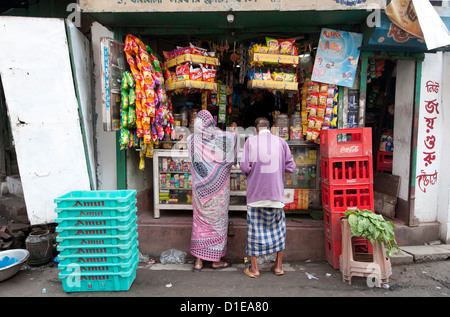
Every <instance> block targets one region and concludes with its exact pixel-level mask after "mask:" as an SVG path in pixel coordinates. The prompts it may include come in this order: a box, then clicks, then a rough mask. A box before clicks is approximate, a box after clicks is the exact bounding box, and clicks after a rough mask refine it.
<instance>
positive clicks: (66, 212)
mask: <svg viewBox="0 0 450 317" xmlns="http://www.w3.org/2000/svg"><path fill="white" fill-rule="evenodd" d="M55 212H56V214H57V218H76V217H79V218H97V217H123V216H126V215H128V214H129V213H134V212H136V199H135V200H134V201H132V202H131V203H130V204H129V205H126V206H123V207H103V208H96V209H92V208H79V207H64V208H55Z"/></svg>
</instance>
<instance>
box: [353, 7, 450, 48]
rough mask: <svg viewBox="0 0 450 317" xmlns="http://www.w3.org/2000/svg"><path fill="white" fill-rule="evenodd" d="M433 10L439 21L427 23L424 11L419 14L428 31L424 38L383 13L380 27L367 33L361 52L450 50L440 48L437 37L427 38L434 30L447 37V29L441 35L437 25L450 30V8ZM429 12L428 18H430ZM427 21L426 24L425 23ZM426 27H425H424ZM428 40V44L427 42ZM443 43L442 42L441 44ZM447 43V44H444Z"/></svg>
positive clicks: (435, 8) (434, 20) (423, 27)
mask: <svg viewBox="0 0 450 317" xmlns="http://www.w3.org/2000/svg"><path fill="white" fill-rule="evenodd" d="M431 9H432V10H435V13H436V16H437V18H438V19H439V20H437V19H436V18H435V19H433V20H431V23H427V22H429V21H430V20H429V19H428V21H427V20H426V19H424V18H426V17H427V14H424V15H422V13H423V10H422V11H420V10H419V12H422V13H419V14H418V17H419V20H421V21H422V22H419V23H421V24H420V25H421V28H422V29H424V30H425V29H426V30H427V31H424V32H425V33H426V34H424V36H425V37H424V38H419V37H416V36H414V35H412V34H411V33H409V32H407V31H405V30H403V29H402V28H401V27H399V26H398V25H396V24H395V23H393V22H392V21H391V20H390V19H389V18H388V16H387V15H386V14H385V13H381V16H380V26H379V27H375V28H372V29H368V30H367V31H366V32H365V36H364V42H363V46H362V47H361V50H365V51H397V52H411V53H424V52H431V51H436V50H441V51H442V50H444V51H446V50H450V47H449V46H439V42H437V41H436V40H435V37H434V36H433V34H432V35H431V36H432V37H431V38H430V37H429V36H427V34H429V29H430V28H432V29H433V25H434V30H435V33H436V34H441V36H442V34H444V35H445V31H446V30H445V29H444V30H442V29H441V31H440V33H439V32H438V31H437V30H438V28H437V27H436V25H437V24H440V23H442V25H444V27H446V28H447V29H450V8H445V7H431ZM429 13H430V12H429V11H428V16H429ZM424 21H425V22H424ZM424 25H425V26H424ZM427 39H428V43H427V42H426V40H427ZM441 43H442V42H441ZM444 43H445V42H444ZM427 44H428V46H427Z"/></svg>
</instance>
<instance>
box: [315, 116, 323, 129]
mask: <svg viewBox="0 0 450 317" xmlns="http://www.w3.org/2000/svg"><path fill="white" fill-rule="evenodd" d="M322 124H323V118H316V122H315V124H314V129H315V130H319V131H320V129H321V128H322Z"/></svg>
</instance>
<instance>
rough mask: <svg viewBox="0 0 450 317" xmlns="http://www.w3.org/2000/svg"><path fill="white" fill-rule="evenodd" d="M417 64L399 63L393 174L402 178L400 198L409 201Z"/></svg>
mask: <svg viewBox="0 0 450 317" xmlns="http://www.w3.org/2000/svg"><path fill="white" fill-rule="evenodd" d="M415 71H416V69H415V62H414V61H402V60H399V61H398V62H397V79H396V89H395V116H394V148H395V150H394V157H393V165H392V174H394V175H398V176H400V190H399V194H398V197H399V198H401V199H403V200H406V201H407V200H408V199H409V197H408V193H409V172H410V166H409V165H410V159H409V158H410V157H411V129H412V115H413V107H414V79H415Z"/></svg>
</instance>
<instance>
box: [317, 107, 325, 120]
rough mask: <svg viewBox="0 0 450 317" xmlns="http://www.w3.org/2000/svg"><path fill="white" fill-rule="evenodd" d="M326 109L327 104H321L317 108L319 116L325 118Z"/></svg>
mask: <svg viewBox="0 0 450 317" xmlns="http://www.w3.org/2000/svg"><path fill="white" fill-rule="evenodd" d="M325 109H326V106H325V105H323V106H319V107H318V108H317V118H323V117H324V116H325Z"/></svg>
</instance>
